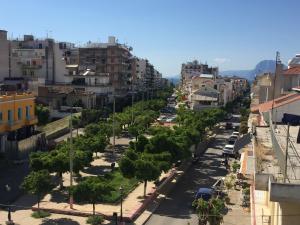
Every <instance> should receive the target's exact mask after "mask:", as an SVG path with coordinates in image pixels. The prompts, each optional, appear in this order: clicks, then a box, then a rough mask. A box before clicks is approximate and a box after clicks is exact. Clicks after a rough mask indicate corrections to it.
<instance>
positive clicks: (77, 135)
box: [77, 127, 79, 137]
mask: <svg viewBox="0 0 300 225" xmlns="http://www.w3.org/2000/svg"><path fill="white" fill-rule="evenodd" d="M78 130H79V127H77V137H78V135H79V134H78Z"/></svg>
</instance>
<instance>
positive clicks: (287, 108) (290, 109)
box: [273, 100, 300, 122]
mask: <svg viewBox="0 0 300 225" xmlns="http://www.w3.org/2000/svg"><path fill="white" fill-rule="evenodd" d="M284 113H290V114H294V115H298V116H300V100H298V101H294V102H292V103H290V104H286V105H283V106H280V107H278V108H276V109H274V111H273V114H274V116H273V118H276V122H281V120H282V118H283V114H284Z"/></svg>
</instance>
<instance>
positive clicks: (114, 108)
mask: <svg viewBox="0 0 300 225" xmlns="http://www.w3.org/2000/svg"><path fill="white" fill-rule="evenodd" d="M115 112H116V98H115V92H114V93H113V154H115V144H116V136H115Z"/></svg>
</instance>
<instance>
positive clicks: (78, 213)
mask: <svg viewBox="0 0 300 225" xmlns="http://www.w3.org/2000/svg"><path fill="white" fill-rule="evenodd" d="M213 139H214V138H213ZM212 141H213V140H210V141H208V142H207V143H205V144H206V146H205V149H203V150H202V151H201V152H200V154H203V153H205V151H206V150H207V148H208V146H209V144H210V143H211V142H212ZM199 144H200V143H199ZM191 165H192V163H191V162H187V163H186V164H183V165H182V167H183V168H182V171H183V173H182V174H180V175H179V177H178V180H180V178H181V177H182V176H183V175H184V174H185V172H186V171H187V170H188V169H189V168H190V167H191ZM177 172H178V170H177V169H172V170H171V172H170V175H169V176H168V177H167V178H166V179H165V180H164V181H163V182H162V183H161V184H160V185H159V186H158V187H157V188H153V190H152V193H151V194H150V196H148V197H147V198H146V199H145V200H144V202H143V203H142V204H141V205H139V206H138V207H137V209H136V210H135V211H134V212H133V213H132V214H131V215H130V216H123V221H124V222H133V221H134V220H135V219H137V218H138V217H139V216H140V215H141V214H142V213H143V212H144V210H145V209H146V208H147V207H148V205H149V204H150V203H152V202H153V201H154V200H155V199H156V198H157V196H158V195H159V193H158V192H159V190H161V189H162V188H163V187H164V186H165V185H167V184H169V182H170V181H171V180H173V178H174V177H175V175H177ZM158 206H159V203H158ZM31 209H32V211H37V210H38V208H37V207H31ZM39 210H44V211H47V212H50V213H56V214H64V215H72V216H84V217H88V216H91V215H93V213H92V212H82V211H74V210H63V209H53V208H42V207H40V208H39ZM96 214H97V215H101V216H103V218H104V219H106V220H111V219H113V215H107V214H102V213H97V212H96ZM151 215H152V213H151V214H150V216H149V217H148V218H147V219H146V220H145V221H144V223H145V222H146V221H147V220H149V218H150V217H151ZM144 223H143V224H144Z"/></svg>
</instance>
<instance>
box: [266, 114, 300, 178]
mask: <svg viewBox="0 0 300 225" xmlns="http://www.w3.org/2000/svg"><path fill="white" fill-rule="evenodd" d="M268 117H269V118H268V119H269V126H270V134H271V141H272V149H273V150H274V152H275V156H276V158H277V159H278V164H279V167H280V170H281V172H282V174H284V173H285V170H286V176H287V181H288V182H289V183H300V155H299V152H298V151H297V149H296V147H295V145H294V143H293V140H292V139H291V138H289V139H288V141H287V143H288V151H286V143H285V142H284V143H282V141H279V139H280V136H279V134H278V133H276V131H275V126H274V124H273V123H272V115H271V112H269V115H268ZM281 126H282V125H281ZM284 130H285V132H286V133H284V134H283V135H284V137H285V140H286V136H287V129H286V128H285V127H284ZM280 135H282V134H280ZM286 153H287V154H288V155H287V157H286Z"/></svg>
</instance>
